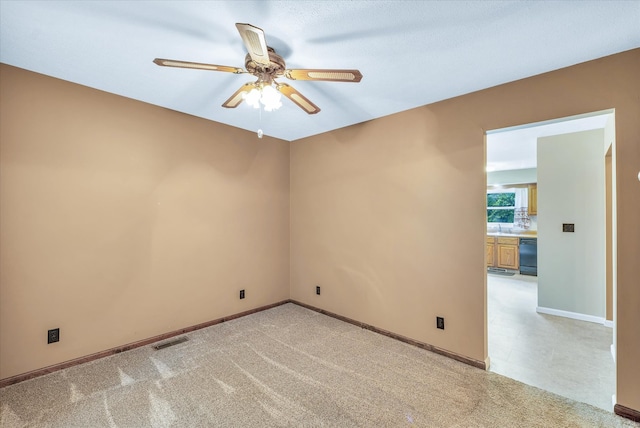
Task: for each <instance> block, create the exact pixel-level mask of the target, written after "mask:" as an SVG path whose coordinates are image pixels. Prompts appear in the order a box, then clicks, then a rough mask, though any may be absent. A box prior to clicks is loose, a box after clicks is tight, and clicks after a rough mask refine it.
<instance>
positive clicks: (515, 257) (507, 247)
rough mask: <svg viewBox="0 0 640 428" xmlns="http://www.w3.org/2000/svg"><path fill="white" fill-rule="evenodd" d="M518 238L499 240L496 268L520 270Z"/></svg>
mask: <svg viewBox="0 0 640 428" xmlns="http://www.w3.org/2000/svg"><path fill="white" fill-rule="evenodd" d="M519 255H520V252H519V248H518V238H500V237H499V238H498V239H497V245H496V257H497V259H498V260H497V261H496V266H497V267H499V268H503V269H514V270H518V269H520V263H519Z"/></svg>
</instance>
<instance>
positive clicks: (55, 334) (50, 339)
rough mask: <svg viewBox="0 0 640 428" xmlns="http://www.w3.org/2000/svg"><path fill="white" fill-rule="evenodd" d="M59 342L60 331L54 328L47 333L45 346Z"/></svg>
mask: <svg viewBox="0 0 640 428" xmlns="http://www.w3.org/2000/svg"><path fill="white" fill-rule="evenodd" d="M56 342H60V329H59V328H54V329H52V330H49V331H48V332H47V345H48V344H49V343H56Z"/></svg>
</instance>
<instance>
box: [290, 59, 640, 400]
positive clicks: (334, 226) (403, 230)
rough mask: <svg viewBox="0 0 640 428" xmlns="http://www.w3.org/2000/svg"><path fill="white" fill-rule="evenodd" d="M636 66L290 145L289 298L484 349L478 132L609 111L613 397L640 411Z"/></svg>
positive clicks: (566, 76)
mask: <svg viewBox="0 0 640 428" xmlns="http://www.w3.org/2000/svg"><path fill="white" fill-rule="evenodd" d="M638 75H640V49H636V50H633V51H628V52H625V53H621V54H618V55H614V56H610V57H606V58H602V59H599V60H596V61H591V62H588V63H585V64H581V65H577V66H574V67H570V68H566V69H562V70H558V71H554V72H551V73H546V74H543V75H540V76H536V77H532V78H528V79H524V80H520V81H517V82H513V83H509V84H506V85H501V86H498V87H494V88H490V89H487V90H483V91H480V92H476V93H473V94H468V95H465V96H461V97H457V98H453V99H450V100H446V101H442V102H439V103H435V104H431V105H428V106H424V107H421V108H417V109H413V110H410V111H406V112H403V113H399V114H396V115H392V116H388V117H384V118H381V119H377V120H374V121H371V122H367V123H363V124H360V125H357V126H352V127H348V128H345V129H340V130H337V131H333V132H330V133H327V134H323V135H318V136H314V137H310V138H306V139H304V140H300V141H295V142H293V143H292V146H291V297H292V298H293V299H296V300H300V301H302V302H304V303H308V304H311V305H314V306H317V307H320V308H322V309H325V310H329V311H332V312H336V313H338V314H340V315H343V316H347V317H350V318H354V319H356V320H360V321H363V322H367V323H369V324H372V325H374V326H376V327H379V328H382V329H386V330H390V331H392V332H395V333H398V334H403V335H406V336H409V337H411V338H413V339H416V340H420V341H423V342H427V343H429V344H431V345H434V346H437V347H440V348H445V349H447V350H450V351H453V352H456V353H459V354H462V355H465V356H467V357H470V358H473V359H476V360H483V359H485V357H486V356H487V340H486V331H487V329H486V278H485V260H484V258H485V242H484V241H485V228H486V224H485V191H486V188H485V183H486V174H485V171H484V164H485V143H484V141H485V139H484V132H485V131H486V130H491V129H498V128H504V127H508V126H515V125H521V124H525V123H531V122H538V121H543V120H550V119H555V118H561V117H567V116H573V115H577V114H582V113H587V112H594V111H601V110H606V109H610V108H615V109H616V110H615V111H616V144H617V146H616V148H617V153H616V155H617V161H616V162H617V169H616V173H617V190H618V198H617V204H618V205H617V213H618V223H617V225H618V230H620V231H624V233H621V234H620V236H619V237H618V241H617V246H618V247H617V254H618V272H617V274H618V275H617V280H618V282H617V286H618V290H617V292H618V293H617V299H618V301H617V322H618V324H617V335H618V336H617V357H618V359H617V399H618V403H619V404H621V405H624V406H627V407H630V408H632V409H640V372H639V371H638V370H637V362H638V361H640V311H639V310H638V307H639V305H640V287H638V281H639V280H638V278H640V263H638V254H640V244H639V243H640V223H638V221H637V218H638V217H637V216H638V212H640V183H639V182H638V180H637V174H638V169H640V122H639V120H638V118H639V117H640V79H638V77H637V76H638ZM315 284H320V285H321V286H322V295H321V296H316V295H315V294H314V293H313V291H314V288H313V287H314V285H315ZM436 316H444V317H445V324H446V329H445V330H444V331H442V330H437V329H436V327H435V317H436Z"/></svg>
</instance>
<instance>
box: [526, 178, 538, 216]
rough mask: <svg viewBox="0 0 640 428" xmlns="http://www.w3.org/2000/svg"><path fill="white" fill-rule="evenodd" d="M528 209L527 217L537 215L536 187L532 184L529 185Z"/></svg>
mask: <svg viewBox="0 0 640 428" xmlns="http://www.w3.org/2000/svg"><path fill="white" fill-rule="evenodd" d="M528 193H529V198H528V199H529V208H528V209H527V212H528V213H529V215H538V185H537V184H535V183H533V184H529V192H528Z"/></svg>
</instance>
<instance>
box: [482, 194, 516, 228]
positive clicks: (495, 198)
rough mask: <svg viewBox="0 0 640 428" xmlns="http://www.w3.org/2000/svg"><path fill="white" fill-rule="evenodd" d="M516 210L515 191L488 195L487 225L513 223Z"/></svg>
mask: <svg viewBox="0 0 640 428" xmlns="http://www.w3.org/2000/svg"><path fill="white" fill-rule="evenodd" d="M515 209H516V194H515V192H514V191H502V192H496V191H493V192H491V193H487V223H513V220H514V216H515Z"/></svg>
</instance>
